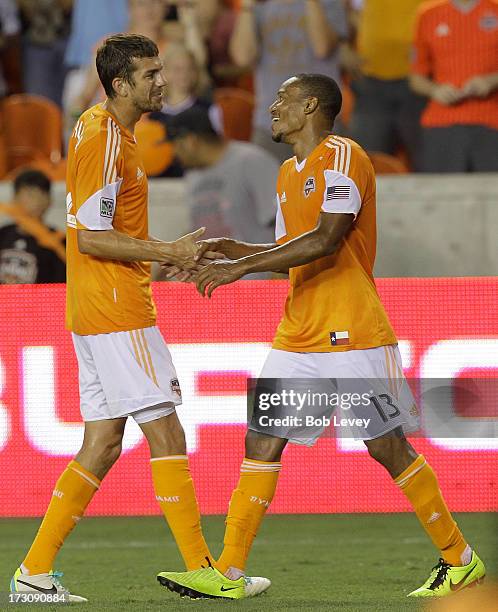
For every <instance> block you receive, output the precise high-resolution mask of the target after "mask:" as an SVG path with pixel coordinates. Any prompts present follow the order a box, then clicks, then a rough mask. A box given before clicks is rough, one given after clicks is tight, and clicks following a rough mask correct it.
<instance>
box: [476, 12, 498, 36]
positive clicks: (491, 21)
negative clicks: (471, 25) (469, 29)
mask: <svg viewBox="0 0 498 612" xmlns="http://www.w3.org/2000/svg"><path fill="white" fill-rule="evenodd" d="M497 26H498V18H497V17H496V15H494V14H493V13H487V14H486V15H483V16H482V17H481V19H480V21H479V27H480V28H481V30H486V31H488V32H490V31H492V30H496V27H497Z"/></svg>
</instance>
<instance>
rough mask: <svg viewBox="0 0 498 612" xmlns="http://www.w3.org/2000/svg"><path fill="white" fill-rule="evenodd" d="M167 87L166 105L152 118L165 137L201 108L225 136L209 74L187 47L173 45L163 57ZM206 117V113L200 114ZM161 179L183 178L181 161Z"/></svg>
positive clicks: (168, 169) (152, 115) (150, 116)
mask: <svg viewBox="0 0 498 612" xmlns="http://www.w3.org/2000/svg"><path fill="white" fill-rule="evenodd" d="M163 60H164V76H165V77H166V81H167V83H168V86H167V88H166V104H165V105H164V107H163V109H162V110H161V111H160V112H154V113H151V114H150V115H149V118H150V119H153V120H155V121H159V122H160V123H161V124H162V125H164V127H165V133H166V137H168V133H169V131H170V127H171V125H172V124H173V123H174V122H175V119H177V118H179V119H180V120H181V116H182V113H183V112H184V111H186V110H188V109H190V108H194V109H195V108H199V109H201V110H203V111H205V112H207V113H208V115H209V117H210V119H211V123H212V125H213V126H214V128H215V130H216V131H217V132H218V133H222V131H223V130H222V125H221V123H222V117H221V111H220V108H219V107H218V106H216V105H215V104H213V102H212V99H211V96H210V95H209V92H208V91H207V89H206V83H207V82H208V78H207V74H206V73H205V71H204V70H203V68H202V67H200V66H199V64H198V63H197V62H196V60H195V57H194V55H193V53H192V52H191V51H189V50H188V49H187V48H186V47H185V46H184V45H182V44H180V43H173V44H171V45H170V46H169V47H168V49H167V50H166V53H165V54H164V56H163ZM200 116H203V114H200ZM161 176H169V177H173V176H176V177H178V176H183V166H182V164H181V162H180V160H179V159H178V158H175V159H174V160H173V162H172V163H171V164H170V166H168V168H167V169H166V170H165V172H164V173H163V174H162V175H161Z"/></svg>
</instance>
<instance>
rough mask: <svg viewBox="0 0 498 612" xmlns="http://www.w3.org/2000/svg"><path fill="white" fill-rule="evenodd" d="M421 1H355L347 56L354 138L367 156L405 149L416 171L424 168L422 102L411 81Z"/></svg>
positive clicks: (422, 99) (352, 0)
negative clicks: (353, 35)
mask: <svg viewBox="0 0 498 612" xmlns="http://www.w3.org/2000/svg"><path fill="white" fill-rule="evenodd" d="M421 2H422V0H402V1H400V0H351V12H352V21H353V23H355V24H356V34H357V35H356V45H355V46H354V47H353V45H349V46H348V47H349V49H348V50H349V53H347V54H345V55H344V56H345V58H347V61H346V64H345V68H346V70H349V72H350V74H351V77H352V78H351V89H352V91H353V93H354V98H355V99H354V107H353V113H352V116H351V125H350V135H351V138H353V139H354V140H355V141H357V142H358V143H359V144H361V146H362V147H364V148H365V149H366V150H367V151H379V152H381V153H387V154H389V155H395V154H396V153H397V151H398V149H399V148H400V147H403V148H404V150H405V151H406V153H407V155H408V158H409V161H410V165H411V167H412V168H413V169H414V170H418V169H419V166H420V139H421V129H420V114H421V112H422V109H423V106H424V98H422V97H420V96H417V95H416V94H414V93H413V91H411V89H410V86H409V82H408V77H409V75H410V52H411V45H412V40H413V30H414V24H415V16H416V13H417V8H418V6H419V5H420V4H421ZM344 50H346V49H344ZM344 50H343V52H344Z"/></svg>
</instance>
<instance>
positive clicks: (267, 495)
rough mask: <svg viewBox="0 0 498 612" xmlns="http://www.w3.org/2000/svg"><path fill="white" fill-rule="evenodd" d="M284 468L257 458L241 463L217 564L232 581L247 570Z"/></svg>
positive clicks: (276, 463)
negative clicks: (251, 553)
mask: <svg viewBox="0 0 498 612" xmlns="http://www.w3.org/2000/svg"><path fill="white" fill-rule="evenodd" d="M281 468H282V464H281V463H279V462H267V461H256V460H254V459H244V461H243V462H242V467H241V470H240V472H241V474H240V480H239V483H238V485H237V488H236V489H235V491H234V492H233V494H232V499H231V500H230V506H229V508H228V515H227V518H226V521H225V524H226V530H225V538H224V540H223V541H224V544H225V546H224V548H223V552H222V553H221V556H220V558H219V560H218V561H217V563H216V567H217V568H218V569H219V571H220V572H222V573H224V574H226V575H227V576H228V577H229V578H232V579H236V578H238V577H239V576H240V575H241V574H242V573H243V572H244V570H245V566H246V561H247V557H248V556H249V551H250V550H251V546H252V542H253V540H254V538H255V537H256V534H257V532H258V529H259V526H260V525H261V522H262V520H263V517H264V516H265V514H266V510H267V508H268V506H269V505H270V503H271V501H272V499H273V496H274V495H275V489H276V488H277V481H278V475H279V472H280V470H281Z"/></svg>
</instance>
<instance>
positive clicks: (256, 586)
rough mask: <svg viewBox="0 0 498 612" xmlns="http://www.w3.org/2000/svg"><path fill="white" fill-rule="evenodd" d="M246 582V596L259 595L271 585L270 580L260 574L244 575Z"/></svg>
mask: <svg viewBox="0 0 498 612" xmlns="http://www.w3.org/2000/svg"><path fill="white" fill-rule="evenodd" d="M244 580H245V583H246V588H245V591H246V597H256V595H261V593H264V592H265V591H267V590H268V589H269V588H270V587H271V580H268V578H262V577H261V576H244Z"/></svg>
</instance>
